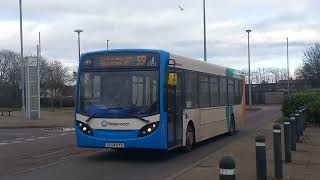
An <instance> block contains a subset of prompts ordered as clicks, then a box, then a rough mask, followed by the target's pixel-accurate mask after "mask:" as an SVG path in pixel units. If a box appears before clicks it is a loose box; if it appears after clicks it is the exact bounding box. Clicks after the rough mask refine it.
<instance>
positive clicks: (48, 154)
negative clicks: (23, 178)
mask: <svg viewBox="0 0 320 180" xmlns="http://www.w3.org/2000/svg"><path fill="white" fill-rule="evenodd" d="M62 151H64V150H63V149H61V150H58V151H53V152H49V153H45V154H40V155H37V156H32V157H33V158H41V157H45V156H50V155H52V154H58V153H60V152H62Z"/></svg>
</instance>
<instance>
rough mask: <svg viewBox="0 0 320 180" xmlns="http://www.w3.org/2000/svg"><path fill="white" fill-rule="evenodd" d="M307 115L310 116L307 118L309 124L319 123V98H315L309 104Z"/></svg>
mask: <svg viewBox="0 0 320 180" xmlns="http://www.w3.org/2000/svg"><path fill="white" fill-rule="evenodd" d="M309 115H310V116H311V117H309V118H310V121H311V122H313V123H317V124H319V123H320V98H317V99H316V100H314V101H313V102H312V103H310V107H309Z"/></svg>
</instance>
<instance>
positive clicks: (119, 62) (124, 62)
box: [83, 54, 159, 68]
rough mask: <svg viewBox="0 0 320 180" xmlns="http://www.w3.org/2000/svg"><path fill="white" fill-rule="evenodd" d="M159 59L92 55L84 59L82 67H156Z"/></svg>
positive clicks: (151, 56) (154, 56)
mask: <svg viewBox="0 0 320 180" xmlns="http://www.w3.org/2000/svg"><path fill="white" fill-rule="evenodd" d="M158 59H159V58H158V57H157V55H154V54H139V55H136V54H135V55H131V54H123V55H119V54H115V55H108V54H104V55H94V56H91V57H87V58H85V59H84V62H83V65H84V67H88V68H107V67H158V66H159V60H158Z"/></svg>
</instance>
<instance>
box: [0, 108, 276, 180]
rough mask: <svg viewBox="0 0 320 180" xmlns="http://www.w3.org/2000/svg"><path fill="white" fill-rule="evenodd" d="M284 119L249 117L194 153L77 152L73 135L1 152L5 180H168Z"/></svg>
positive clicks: (272, 114) (272, 111)
mask: <svg viewBox="0 0 320 180" xmlns="http://www.w3.org/2000/svg"><path fill="white" fill-rule="evenodd" d="M279 115H280V107H279V106H266V107H263V109H262V110H259V111H255V112H250V113H248V115H247V120H246V126H245V127H244V128H242V129H241V130H240V131H239V132H238V133H236V134H235V135H234V136H227V135H222V136H219V137H216V138H213V139H210V140H207V141H205V142H202V143H199V144H198V145H197V146H196V147H195V149H194V150H193V151H192V152H190V153H182V152H181V151H172V152H155V151H142V150H140V151H129V152H122V151H120V152H118V151H113V150H95V149H78V148H76V147H74V146H75V145H74V134H73V133H66V134H65V135H63V136H53V137H50V138H47V139H38V140H35V141H32V142H25V143H17V144H11V145H6V146H0V163H3V164H0V169H1V171H0V175H1V176H0V179H3V180H29V179H30V180H42V179H46V180H57V179H70V180H82V179H83V180H87V179H166V178H168V177H171V176H174V174H175V173H177V172H179V171H181V170H183V169H184V168H186V167H188V166H190V165H192V164H194V163H196V162H198V161H200V160H201V159H203V158H206V157H207V156H209V155H210V154H212V153H214V152H216V151H217V150H219V149H221V148H222V147H224V146H226V145H228V144H230V143H232V142H234V141H237V140H239V139H241V137H244V136H246V135H247V134H248V133H250V132H252V131H255V130H256V129H258V128H259V127H263V126H264V125H265V124H266V123H268V122H271V121H273V120H275V119H276V118H277V117H279ZM3 156H5V157H7V158H4V157H3ZM8 165H9V166H8Z"/></svg>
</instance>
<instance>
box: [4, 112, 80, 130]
mask: <svg viewBox="0 0 320 180" xmlns="http://www.w3.org/2000/svg"><path fill="white" fill-rule="evenodd" d="M73 122H74V121H73V111H71V110H68V111H56V112H49V111H41V119H39V120H25V119H24V117H23V114H22V112H21V111H15V112H12V114H11V116H0V129H3V128H52V127H73Z"/></svg>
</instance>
